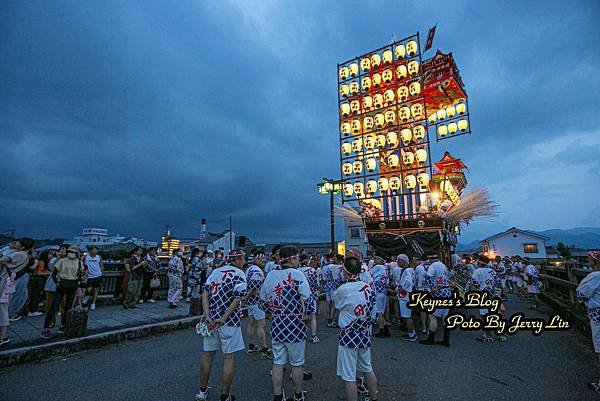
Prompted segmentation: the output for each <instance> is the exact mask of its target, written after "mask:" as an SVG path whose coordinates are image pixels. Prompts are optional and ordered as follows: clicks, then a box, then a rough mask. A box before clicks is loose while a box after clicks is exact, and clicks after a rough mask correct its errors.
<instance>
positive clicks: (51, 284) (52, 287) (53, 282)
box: [44, 244, 69, 328]
mask: <svg viewBox="0 0 600 401" xmlns="http://www.w3.org/2000/svg"><path fill="white" fill-rule="evenodd" d="M68 248H69V245H68V244H62V245H61V246H60V248H59V249H58V253H57V254H56V256H54V257H53V258H52V259H50V262H49V263H48V271H49V273H50V274H49V276H48V278H47V279H46V284H45V285H44V291H46V313H48V311H49V310H50V306H52V300H53V299H54V297H55V296H56V289H57V283H58V279H57V278H56V273H58V272H57V271H56V270H54V266H56V264H57V263H58V261H59V260H61V259H64V258H66V257H67V249H68ZM61 313H64V305H63V303H62V302H61ZM55 322H56V315H52V318H51V319H50V328H53V327H54V324H55Z"/></svg>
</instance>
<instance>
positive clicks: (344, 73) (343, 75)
mask: <svg viewBox="0 0 600 401" xmlns="http://www.w3.org/2000/svg"><path fill="white" fill-rule="evenodd" d="M344 79H348V67H342V68H340V80H342V81H343V80H344Z"/></svg>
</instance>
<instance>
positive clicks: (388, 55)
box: [381, 50, 394, 64]
mask: <svg viewBox="0 0 600 401" xmlns="http://www.w3.org/2000/svg"><path fill="white" fill-rule="evenodd" d="M393 59H394V55H393V54H392V51H391V50H386V51H384V52H383V54H382V57H381V60H382V61H383V64H391V62H392V60H393Z"/></svg>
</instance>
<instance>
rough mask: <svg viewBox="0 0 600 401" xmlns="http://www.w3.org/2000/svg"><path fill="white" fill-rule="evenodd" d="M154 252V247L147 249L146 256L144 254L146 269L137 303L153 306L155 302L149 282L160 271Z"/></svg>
mask: <svg viewBox="0 0 600 401" xmlns="http://www.w3.org/2000/svg"><path fill="white" fill-rule="evenodd" d="M156 251H157V249H156V247H152V248H150V249H148V254H146V262H148V264H147V265H146V269H145V271H144V285H143V286H142V293H141V295H140V300H139V303H144V301H145V302H150V303H151V304H153V303H155V302H156V301H155V300H154V298H153V295H154V289H153V288H152V287H151V286H150V281H151V280H152V278H154V277H155V276H156V275H157V274H158V272H159V271H160V262H159V261H158V257H157V256H156Z"/></svg>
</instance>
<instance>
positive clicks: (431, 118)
mask: <svg viewBox="0 0 600 401" xmlns="http://www.w3.org/2000/svg"><path fill="white" fill-rule="evenodd" d="M427 120H428V121H429V122H430V123H432V124H435V120H437V114H435V113H433V114H430V115H429V117H427Z"/></svg>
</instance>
